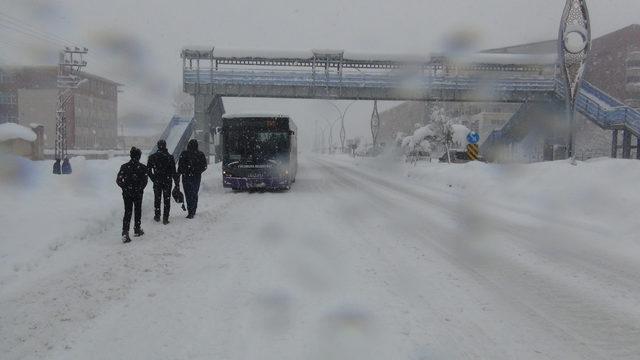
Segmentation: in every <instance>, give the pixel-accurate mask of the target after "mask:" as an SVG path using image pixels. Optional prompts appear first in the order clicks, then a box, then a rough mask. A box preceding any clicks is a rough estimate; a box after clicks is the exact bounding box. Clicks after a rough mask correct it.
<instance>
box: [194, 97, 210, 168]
mask: <svg viewBox="0 0 640 360" xmlns="http://www.w3.org/2000/svg"><path fill="white" fill-rule="evenodd" d="M194 100H195V104H194V105H195V109H194V115H195V116H194V117H195V120H196V130H195V134H194V135H195V136H194V137H195V138H196V140H198V143H199V145H200V146H199V147H200V150H201V151H202V152H204V154H205V155H206V157H207V161H209V156H210V155H211V149H210V147H211V132H210V130H209V129H210V128H211V126H210V122H211V119H210V115H209V111H208V110H209V107H210V106H211V102H212V101H213V96H212V95H201V94H197V95H195V99H194Z"/></svg>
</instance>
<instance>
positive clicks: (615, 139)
mask: <svg viewBox="0 0 640 360" xmlns="http://www.w3.org/2000/svg"><path fill="white" fill-rule="evenodd" d="M611 157H612V158H614V159H615V158H617V157H618V130H613V136H612V138H611Z"/></svg>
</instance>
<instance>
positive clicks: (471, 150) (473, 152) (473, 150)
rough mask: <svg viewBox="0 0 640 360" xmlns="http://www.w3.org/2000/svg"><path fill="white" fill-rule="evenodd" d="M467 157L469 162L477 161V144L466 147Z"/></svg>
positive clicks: (478, 154)
mask: <svg viewBox="0 0 640 360" xmlns="http://www.w3.org/2000/svg"><path fill="white" fill-rule="evenodd" d="M467 155H468V156H469V160H472V161H475V160H478V158H479V157H480V147H479V146H478V144H469V145H467Z"/></svg>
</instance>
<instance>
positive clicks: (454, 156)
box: [439, 149, 487, 164]
mask: <svg viewBox="0 0 640 360" xmlns="http://www.w3.org/2000/svg"><path fill="white" fill-rule="evenodd" d="M449 156H450V158H451V163H453V164H464V163H468V162H469V161H472V160H471V159H470V158H469V154H467V151H466V150H454V149H451V150H449ZM439 161H440V162H444V163H446V162H448V161H449V160H448V159H447V153H444V154H443V155H442V156H441V157H440V159H439ZM478 161H481V162H487V161H486V160H485V159H484V158H483V157H482V156H478Z"/></svg>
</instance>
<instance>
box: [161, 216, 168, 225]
mask: <svg viewBox="0 0 640 360" xmlns="http://www.w3.org/2000/svg"><path fill="white" fill-rule="evenodd" d="M162 223H163V224H164V225H167V224H169V218H168V217H165V218H163V219H162Z"/></svg>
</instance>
